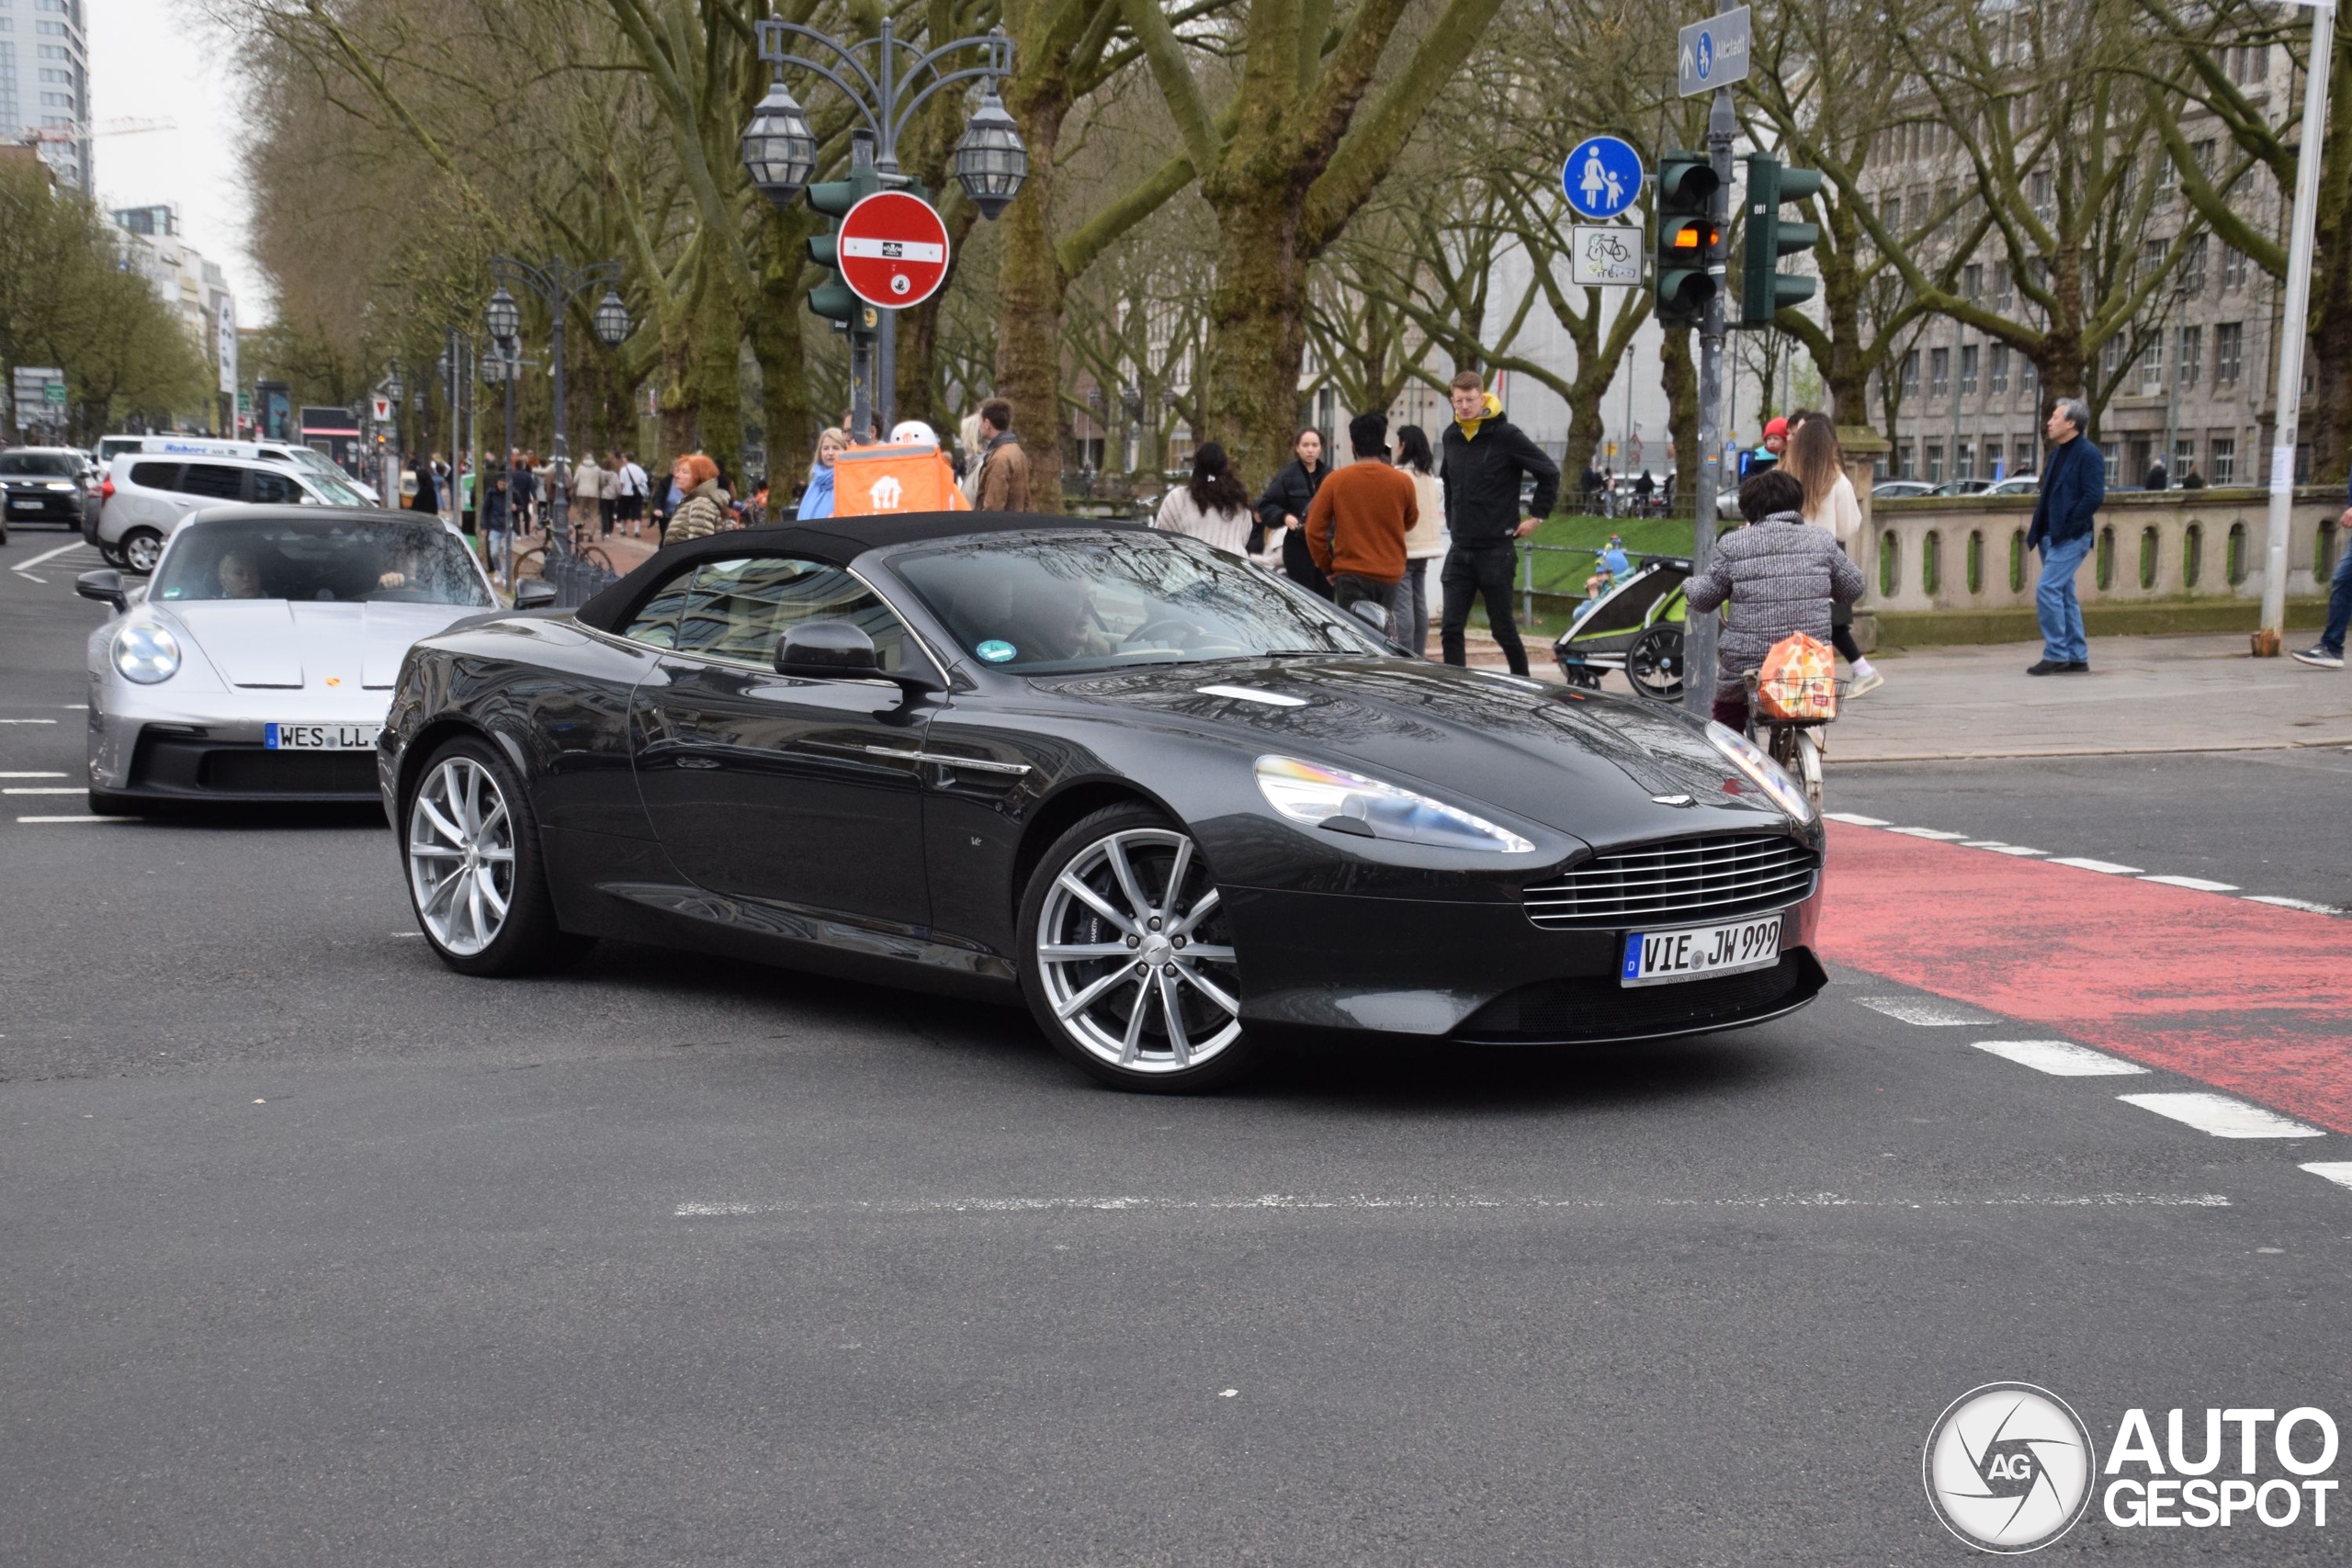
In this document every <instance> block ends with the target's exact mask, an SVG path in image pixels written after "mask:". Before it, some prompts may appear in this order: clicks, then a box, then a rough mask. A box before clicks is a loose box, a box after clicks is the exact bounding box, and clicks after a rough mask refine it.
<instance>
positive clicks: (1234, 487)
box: [1151, 441, 1251, 557]
mask: <svg viewBox="0 0 2352 1568" xmlns="http://www.w3.org/2000/svg"><path fill="white" fill-rule="evenodd" d="M1250 522H1251V518H1250V491H1249V490H1248V488H1247V487H1245V486H1244V485H1243V484H1242V482H1241V479H1240V478H1239V476H1238V475H1237V474H1235V473H1234V471H1233V468H1232V465H1231V463H1230V462H1229V461H1228V460H1227V457H1226V455H1225V448H1224V447H1223V446H1219V445H1218V444H1217V443H1216V442H1214V441H1204V442H1202V443H1201V445H1200V448H1199V450H1197V451H1195V452H1194V453H1193V477H1192V478H1191V479H1188V480H1187V481H1185V482H1184V483H1182V484H1181V485H1178V486H1177V487H1176V488H1175V489H1174V490H1171V491H1169V492H1168V495H1167V498H1166V499H1165V500H1163V501H1161V502H1160V503H1159V515H1157V516H1155V517H1154V518H1153V519H1152V520H1151V525H1152V526H1153V527H1155V528H1162V529H1165V530H1167V531H1168V532H1169V533H1171V534H1190V535H1192V536H1193V537H1194V538H1196V539H1202V540H1205V541H1206V542H1207V543H1209V544H1210V545H1213V546H1215V547H1216V548H1218V549H1220V550H1223V551H1224V552H1225V553H1226V554H1227V555H1231V556H1243V557H1246V556H1248V555H1249V553H1250Z"/></svg>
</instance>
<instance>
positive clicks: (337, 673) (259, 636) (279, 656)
mask: <svg viewBox="0 0 2352 1568" xmlns="http://www.w3.org/2000/svg"><path fill="white" fill-rule="evenodd" d="M148 608H149V609H151V610H152V611H153V612H155V613H157V614H159V615H166V616H168V617H169V618H171V619H172V620H174V621H176V622H177V623H178V624H179V626H180V627H181V628H182V629H183V630H185V631H186V632H187V635H188V637H189V639H190V640H191V641H192V642H193V643H194V644H195V646H196V647H198V648H199V649H202V650H203V652H204V655H205V657H206V658H207V659H209V660H211V661H212V666H213V668H214V669H216V670H218V671H220V678H221V679H222V680H223V681H226V682H228V683H229V684H231V685H232V686H259V687H274V688H285V689H299V688H301V687H304V686H311V685H321V686H344V687H372V688H377V689H381V690H390V687H391V685H392V682H393V681H394V680H395V679H396V678H397V677H398V676H399V674H400V669H401V658H402V657H403V656H404V655H405V654H406V653H407V652H408V650H409V649H410V647H411V646H412V645H413V644H414V643H415V642H416V641H417V639H418V638H420V637H431V636H433V635H435V633H437V632H439V631H441V630H443V629H444V628H445V627H447V626H448V625H449V624H450V623H451V622H453V621H456V620H458V619H461V618H462V617H464V616H467V615H479V614H481V607H480V606H479V605H471V604H316V603H310V602H306V601H289V600H285V599H206V600H200V601H196V602H188V603H178V604H154V603H153V602H152V601H151V602H150V604H149V605H148Z"/></svg>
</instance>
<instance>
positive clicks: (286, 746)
mask: <svg viewBox="0 0 2352 1568" xmlns="http://www.w3.org/2000/svg"><path fill="white" fill-rule="evenodd" d="M383 728H384V727H383V726H382V725H380V724H272V725H266V726H264V727H263V728H262V744H263V745H265V746H266V747H268V748H269V749H270V750H273V751H371V750H375V747H376V737H377V736H378V735H379V734H380V733H381V732H382V730H383Z"/></svg>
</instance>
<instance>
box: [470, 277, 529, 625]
mask: <svg viewBox="0 0 2352 1568" xmlns="http://www.w3.org/2000/svg"><path fill="white" fill-rule="evenodd" d="M499 292H501V293H502V294H503V293H504V292H505V290H503V289H501V290H500V291H499ZM506 302H507V304H508V305H509V306H512V305H513V304H514V302H515V301H514V299H513V297H512V296H509V297H508V299H507V301H506ZM526 363H527V361H526V360H525V359H523V358H522V357H521V345H520V344H518V343H517V342H516V341H515V338H514V337H513V335H512V334H510V335H508V336H507V337H506V338H505V339H503V340H502V341H497V342H493V343H492V344H491V353H490V357H489V358H487V359H484V360H483V361H482V362H481V375H482V379H484V380H486V381H497V382H501V383H503V385H504V387H505V389H506V445H505V446H502V447H500V448H499V453H498V465H497V467H496V468H495V469H494V470H492V471H488V472H484V473H480V474H477V475H475V476H474V490H475V493H476V494H477V495H478V496H480V497H482V498H484V499H483V502H481V504H483V505H487V498H488V496H489V494H490V485H491V481H492V480H493V479H496V478H497V477H498V476H499V475H500V474H503V475H505V476H506V483H507V491H506V528H505V536H506V538H505V549H504V551H503V558H502V559H501V560H500V562H499V563H498V564H499V579H500V581H502V582H503V583H504V584H505V585H506V586H507V587H508V588H510V589H511V588H513V587H514V586H515V535H516V534H517V533H519V532H521V531H522V527H523V498H522V497H520V496H518V495H516V494H515V490H514V484H515V473H514V464H515V382H517V381H519V380H521V379H522V378H523V367H524V366H525V365H526Z"/></svg>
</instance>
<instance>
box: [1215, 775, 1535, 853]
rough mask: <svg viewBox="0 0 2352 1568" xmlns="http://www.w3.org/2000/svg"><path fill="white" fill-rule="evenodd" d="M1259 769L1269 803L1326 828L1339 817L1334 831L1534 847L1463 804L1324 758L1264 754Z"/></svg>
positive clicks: (1409, 840) (1448, 845) (1448, 843)
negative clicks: (1327, 763)
mask: <svg viewBox="0 0 2352 1568" xmlns="http://www.w3.org/2000/svg"><path fill="white" fill-rule="evenodd" d="M1257 773H1258V793H1259V794H1261V795H1264V796H1265V797H1266V804H1267V805H1269V806H1271V807H1273V808H1274V809H1275V810H1276V811H1279V812H1281V813H1282V814H1283V816H1284V817H1287V818H1290V819H1291V820H1292V821H1294V822H1300V823H1304V824H1306V826H1307V827H1310V828H1319V827H1323V826H1325V825H1326V824H1329V823H1332V822H1333V819H1335V818H1336V819H1338V825H1335V826H1333V827H1332V829H1331V830H1332V831H1334V832H1346V833H1353V834H1356V835H1357V836H1358V837H1361V838H1367V839H1391V840H1396V841H1397V842H1399V843H1406V844H1428V845H1430V846H1431V847H1432V848H1435V849H1442V850H1482V851H1486V852H1489V853H1494V854H1525V853H1527V852H1530V851H1532V850H1533V849H1534V848H1535V846H1534V845H1533V844H1531V843H1529V842H1528V841H1527V840H1525V839H1522V838H1521V837H1520V836H1519V835H1518V834H1516V833H1514V832H1511V831H1510V830H1509V829H1504V828H1498V827H1496V826H1495V825H1494V824H1493V823H1492V822H1489V821H1487V819H1486V818H1483V817H1473V816H1472V815H1470V813H1468V812H1467V811H1464V810H1463V809H1462V808H1461V807H1454V806H1448V805H1446V804H1445V802H1443V801H1442V800H1431V799H1430V797H1429V796H1428V795H1416V794H1415V793H1414V792H1413V791H1411V790H1409V789H1400V788H1398V787H1397V785H1395V784H1383V783H1381V782H1380V781H1379V780H1378V779H1368V778H1365V777H1363V775H1362V774H1360V773H1346V772H1343V771H1341V770H1340V769H1338V768H1327V767H1325V766H1323V765H1322V764H1321V763H1319V762H1302V761H1299V760H1298V759H1297V758H1295V757H1261V758H1259V759H1258V767H1257Z"/></svg>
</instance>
